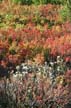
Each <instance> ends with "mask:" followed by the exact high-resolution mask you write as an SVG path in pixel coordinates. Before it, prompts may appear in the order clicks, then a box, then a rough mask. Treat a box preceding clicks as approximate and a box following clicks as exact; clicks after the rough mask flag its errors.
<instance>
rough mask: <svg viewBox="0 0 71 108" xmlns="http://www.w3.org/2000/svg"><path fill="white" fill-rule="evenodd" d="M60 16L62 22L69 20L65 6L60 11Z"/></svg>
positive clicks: (67, 9)
mask: <svg viewBox="0 0 71 108" xmlns="http://www.w3.org/2000/svg"><path fill="white" fill-rule="evenodd" d="M60 15H61V16H62V19H63V21H66V20H68V19H69V17H70V15H69V8H68V7H67V5H65V6H64V7H63V9H61V10H60Z"/></svg>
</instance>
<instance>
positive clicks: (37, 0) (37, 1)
mask: <svg viewBox="0 0 71 108" xmlns="http://www.w3.org/2000/svg"><path fill="white" fill-rule="evenodd" d="M47 1H48V0H32V2H33V3H34V4H35V5H38V4H47Z"/></svg>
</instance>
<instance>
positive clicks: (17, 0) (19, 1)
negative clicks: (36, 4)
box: [12, 0, 32, 5]
mask: <svg viewBox="0 0 71 108" xmlns="http://www.w3.org/2000/svg"><path fill="white" fill-rule="evenodd" d="M12 2H13V3H16V4H27V5H30V4H32V0H12Z"/></svg>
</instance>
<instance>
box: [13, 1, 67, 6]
mask: <svg viewBox="0 0 71 108" xmlns="http://www.w3.org/2000/svg"><path fill="white" fill-rule="evenodd" d="M12 2H13V3H16V4H18V3H20V4H27V5H30V4H35V5H40V4H48V3H52V4H64V3H65V2H66V0H12Z"/></svg>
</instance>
